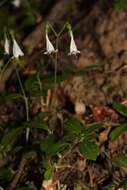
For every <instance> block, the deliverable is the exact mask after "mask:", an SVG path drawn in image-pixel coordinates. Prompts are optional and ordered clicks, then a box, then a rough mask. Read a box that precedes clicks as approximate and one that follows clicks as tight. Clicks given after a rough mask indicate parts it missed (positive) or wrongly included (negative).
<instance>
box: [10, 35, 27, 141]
mask: <svg viewBox="0 0 127 190" xmlns="http://www.w3.org/2000/svg"><path fill="white" fill-rule="evenodd" d="M11 36H12V39H13V57H12V58H13V59H16V60H18V59H19V57H20V56H24V53H23V51H22V50H21V49H20V47H19V45H18V43H17V41H16V39H15V38H14V35H13V33H11ZM16 75H17V78H18V81H19V85H20V88H21V92H22V96H23V99H24V103H25V109H26V121H27V122H29V104H28V97H27V96H26V93H25V90H24V87H23V84H22V81H21V78H20V74H19V71H18V69H17V68H16ZM29 133H30V128H26V141H28V140H29Z"/></svg>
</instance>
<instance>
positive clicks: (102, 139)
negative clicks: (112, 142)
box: [99, 127, 111, 144]
mask: <svg viewBox="0 0 127 190" xmlns="http://www.w3.org/2000/svg"><path fill="white" fill-rule="evenodd" d="M110 130H111V128H110V127H108V128H107V129H105V130H104V131H102V132H101V133H100V135H99V143H100V144H103V143H104V142H105V141H107V140H108V134H109V132H110Z"/></svg>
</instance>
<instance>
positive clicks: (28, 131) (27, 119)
mask: <svg viewBox="0 0 127 190" xmlns="http://www.w3.org/2000/svg"><path fill="white" fill-rule="evenodd" d="M16 75H17V78H18V81H19V85H20V88H21V91H22V95H23V98H24V102H25V108H26V121H27V122H28V121H29V105H28V98H27V96H26V93H25V90H24V88H23V85H22V81H21V78H20V75H19V72H18V70H17V69H16ZM29 133H30V128H26V141H28V140H29Z"/></svg>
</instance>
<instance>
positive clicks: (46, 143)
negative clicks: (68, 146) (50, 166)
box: [40, 135, 55, 152]
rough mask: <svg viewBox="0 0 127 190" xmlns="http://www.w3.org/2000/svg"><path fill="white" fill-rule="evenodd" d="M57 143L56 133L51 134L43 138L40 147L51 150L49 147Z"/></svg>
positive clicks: (43, 149) (44, 150)
mask: <svg viewBox="0 0 127 190" xmlns="http://www.w3.org/2000/svg"><path fill="white" fill-rule="evenodd" d="M54 143H55V137H54V135H49V136H48V137H47V138H45V139H43V140H42V142H41V143H40V149H41V151H43V152H49V150H48V149H50V148H51V146H52V144H54Z"/></svg>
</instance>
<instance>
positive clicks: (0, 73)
mask: <svg viewBox="0 0 127 190" xmlns="http://www.w3.org/2000/svg"><path fill="white" fill-rule="evenodd" d="M12 59H13V57H11V58H10V59H9V60H8V62H7V63H6V65H5V66H4V67H3V69H2V70H1V72H0V80H1V78H2V75H3V73H4V71H5V70H6V68H7V67H8V65H9V63H10V62H11V60H12Z"/></svg>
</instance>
